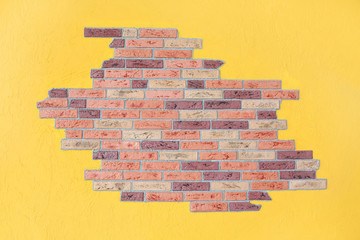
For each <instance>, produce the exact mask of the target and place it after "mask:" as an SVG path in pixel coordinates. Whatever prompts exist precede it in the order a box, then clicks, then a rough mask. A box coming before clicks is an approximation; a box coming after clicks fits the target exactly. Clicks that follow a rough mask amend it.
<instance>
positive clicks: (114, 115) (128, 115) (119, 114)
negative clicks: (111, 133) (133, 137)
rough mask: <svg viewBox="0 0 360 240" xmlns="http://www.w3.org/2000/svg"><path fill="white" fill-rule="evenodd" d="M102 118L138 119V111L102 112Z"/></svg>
mask: <svg viewBox="0 0 360 240" xmlns="http://www.w3.org/2000/svg"><path fill="white" fill-rule="evenodd" d="M102 118H105V119H106V118H112V119H114V118H117V119H119V118H140V111H139V110H103V111H102Z"/></svg>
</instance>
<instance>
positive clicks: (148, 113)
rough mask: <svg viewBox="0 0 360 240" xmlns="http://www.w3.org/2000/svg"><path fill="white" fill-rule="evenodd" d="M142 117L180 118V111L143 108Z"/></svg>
mask: <svg viewBox="0 0 360 240" xmlns="http://www.w3.org/2000/svg"><path fill="white" fill-rule="evenodd" d="M141 118H143V119H179V111H172V110H165V111H154V110H143V111H141Z"/></svg>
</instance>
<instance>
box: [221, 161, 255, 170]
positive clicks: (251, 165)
mask: <svg viewBox="0 0 360 240" xmlns="http://www.w3.org/2000/svg"><path fill="white" fill-rule="evenodd" d="M220 169H221V170H256V169H257V162H221V163H220Z"/></svg>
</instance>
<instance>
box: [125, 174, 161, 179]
mask: <svg viewBox="0 0 360 240" xmlns="http://www.w3.org/2000/svg"><path fill="white" fill-rule="evenodd" d="M124 180H140V181H144V180H145V181H147V180H153V181H154V180H156V181H160V180H161V172H124Z"/></svg>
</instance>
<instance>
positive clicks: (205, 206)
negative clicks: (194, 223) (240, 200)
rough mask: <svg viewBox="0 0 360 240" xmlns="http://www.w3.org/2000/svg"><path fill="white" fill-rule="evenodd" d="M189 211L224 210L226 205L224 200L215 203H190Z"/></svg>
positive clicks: (226, 209)
mask: <svg viewBox="0 0 360 240" xmlns="http://www.w3.org/2000/svg"><path fill="white" fill-rule="evenodd" d="M190 211H192V212H226V211H228V205H227V203H225V202H216V203H212V202H211V203H196V202H195V203H193V202H192V203H190Z"/></svg>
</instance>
